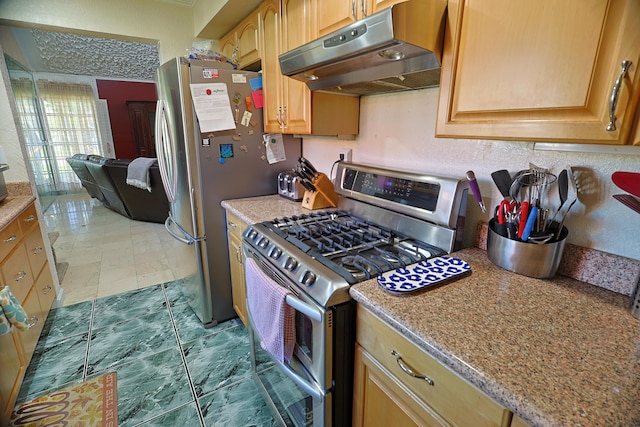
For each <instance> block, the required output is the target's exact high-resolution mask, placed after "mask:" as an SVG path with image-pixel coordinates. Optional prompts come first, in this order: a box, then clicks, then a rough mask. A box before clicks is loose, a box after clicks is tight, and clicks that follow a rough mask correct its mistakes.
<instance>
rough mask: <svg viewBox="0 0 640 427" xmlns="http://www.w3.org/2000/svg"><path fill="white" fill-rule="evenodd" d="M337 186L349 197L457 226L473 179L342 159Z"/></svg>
mask: <svg viewBox="0 0 640 427" xmlns="http://www.w3.org/2000/svg"><path fill="white" fill-rule="evenodd" d="M334 187H335V190H336V192H337V193H338V194H340V195H342V196H345V197H346V198H348V199H354V200H359V201H363V202H366V203H368V204H371V205H374V206H378V207H381V208H385V209H389V210H392V211H394V212H400V213H404V214H406V215H410V216H412V217H415V218H419V219H421V220H425V221H428V222H431V223H434V224H438V225H440V226H444V227H447V228H449V229H456V228H457V227H458V226H459V219H460V217H461V216H464V215H465V208H466V200H467V193H468V189H469V183H468V181H467V179H466V177H451V176H443V175H431V174H426V173H419V172H405V171H395V170H389V169H385V168H380V167H375V166H369V165H361V164H356V163H349V162H339V163H338V167H337V172H336V178H335V181H334Z"/></svg>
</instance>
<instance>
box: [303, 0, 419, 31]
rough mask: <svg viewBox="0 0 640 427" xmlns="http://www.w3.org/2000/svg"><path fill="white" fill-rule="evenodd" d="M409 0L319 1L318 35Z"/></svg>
mask: <svg viewBox="0 0 640 427" xmlns="http://www.w3.org/2000/svg"><path fill="white" fill-rule="evenodd" d="M404 1H407V0H322V1H318V13H317V15H316V17H317V21H318V35H319V36H324V35H326V34H329V33H331V32H333V31H335V30H338V29H340V28H342V27H344V26H346V25H349V24H351V23H352V22H355V21H357V20H359V19H362V18H364V17H366V16H369V15H371V14H373V13H376V12H378V11H379V10H382V9H384V8H387V7H390V6H393V5H394V4H398V3H402V2H404Z"/></svg>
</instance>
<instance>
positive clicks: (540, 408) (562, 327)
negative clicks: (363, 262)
mask: <svg viewBox="0 0 640 427" xmlns="http://www.w3.org/2000/svg"><path fill="white" fill-rule="evenodd" d="M222 206H223V207H224V208H225V209H228V210H229V211H230V212H232V213H234V214H235V215H237V216H238V217H239V218H241V219H242V220H243V221H245V222H246V223H248V224H254V223H257V222H262V221H267V220H271V219H273V218H276V217H282V216H291V215H299V214H301V213H308V212H310V211H309V210H308V209H305V208H302V206H301V205H300V203H299V202H293V201H289V200H287V199H284V198H282V197H279V196H277V195H276V196H264V197H254V198H248V199H237V200H227V201H223V202H222ZM481 228H482V227H480V226H479V230H480V229H481ZM479 235H480V236H484V237H480V238H479V240H480V241H479V243H478V246H479V248H469V249H464V250H462V251H459V252H456V253H454V254H453V255H455V256H457V257H459V258H462V259H464V260H465V261H467V262H468V263H469V264H470V265H471V269H472V274H471V275H470V276H467V277H464V278H462V279H460V280H458V281H456V282H453V283H449V284H447V285H444V286H441V287H439V288H436V289H432V290H429V291H427V292H423V293H421V294H418V295H412V296H405V297H398V296H394V295H391V294H388V293H386V292H384V291H383V290H382V288H380V287H379V286H378V284H377V281H376V280H375V279H373V280H368V281H365V282H361V283H358V284H356V285H354V286H352V288H351V291H350V293H351V295H352V296H353V298H354V299H355V300H356V301H357V302H358V303H360V304H362V305H363V306H365V307H367V308H368V309H370V310H371V311H372V312H374V313H375V314H377V315H378V316H379V317H380V318H382V319H383V320H385V321H386V322H387V323H389V324H390V325H391V326H392V327H394V328H395V329H396V330H398V331H399V332H400V333H401V334H403V335H404V336H406V337H407V338H408V339H409V340H411V341H412V342H414V343H415V344H416V345H418V346H419V347H421V348H422V349H424V350H425V351H426V352H428V353H429V354H431V355H432V356H434V357H436V358H437V359H438V360H440V361H441V362H442V363H443V364H445V365H446V366H449V367H450V368H451V369H452V370H453V371H455V372H457V373H458V374H459V375H460V376H462V377H464V378H465V379H467V380H468V381H469V382H471V383H472V384H474V385H476V386H477V387H478V388H479V389H481V390H483V391H484V392H485V393H487V394H488V395H489V396H491V397H493V398H494V399H495V400H496V401H498V402H500V403H501V404H503V405H504V406H505V407H507V408H508V409H509V410H511V411H513V412H514V413H515V414H517V415H518V416H520V417H521V418H522V419H524V420H525V421H526V422H528V423H529V424H531V425H532V426H640V405H639V403H640V321H639V320H637V319H635V318H634V317H633V316H631V314H630V312H629V309H628V306H629V296H628V295H629V293H630V292H631V291H630V289H631V288H632V286H633V285H632V284H630V283H629V282H630V281H632V280H634V278H636V279H635V280H637V271H638V266H639V265H640V262H639V261H636V260H628V259H622V258H620V257H615V256H611V255H609V254H603V253H594V252H597V251H590V250H585V249H584V248H579V247H573V246H572V245H567V246H568V247H567V248H566V249H565V254H564V257H563V262H562V264H561V267H560V270H559V272H560V273H562V274H564V275H560V274H558V275H556V277H555V278H554V279H552V280H540V279H533V278H529V277H525V276H521V275H518V274H515V273H511V272H509V271H506V270H503V269H501V268H499V267H497V266H495V265H494V264H493V263H492V262H491V261H489V259H488V258H487V255H486V252H485V250H483V249H481V248H486V241H484V242H483V241H482V238H485V239H486V224H485V225H484V233H483V232H482V230H480V232H479ZM594 260H595V261H597V262H595V261H594ZM586 264H589V265H586ZM593 266H596V267H595V268H594V267H593ZM603 266H605V267H604V268H603ZM570 277H575V278H578V279H580V280H576V279H573V278H570ZM587 282H589V283H587ZM595 282H598V283H597V284H598V286H594V283H595ZM600 282H602V283H600Z"/></svg>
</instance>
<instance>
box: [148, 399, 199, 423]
mask: <svg viewBox="0 0 640 427" xmlns="http://www.w3.org/2000/svg"><path fill="white" fill-rule="evenodd" d="M138 425H139V426H140V427H167V426H185V427H196V426H198V427H202V426H203V424H202V421H201V420H200V415H199V414H198V408H197V406H196V404H195V402H191V403H189V404H187V405H184V406H181V407H179V408H177V409H174V410H173V411H170V412H167V413H166V414H163V415H161V416H159V417H157V418H154V419H152V420H151V421H146V422H144V423H142V424H138Z"/></svg>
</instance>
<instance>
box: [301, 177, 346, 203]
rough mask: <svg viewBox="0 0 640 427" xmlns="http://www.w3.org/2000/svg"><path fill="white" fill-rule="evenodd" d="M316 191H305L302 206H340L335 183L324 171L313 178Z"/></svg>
mask: <svg viewBox="0 0 640 427" xmlns="http://www.w3.org/2000/svg"><path fill="white" fill-rule="evenodd" d="M313 186H314V187H315V188H316V191H309V190H307V191H305V192H304V197H303V198H302V207H303V208H307V209H312V210H313V209H322V208H335V207H336V206H338V195H337V194H336V192H335V191H334V189H333V183H332V182H331V180H330V179H329V178H328V177H327V176H326V175H325V174H323V173H319V174H316V176H315V178H314V180H313Z"/></svg>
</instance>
